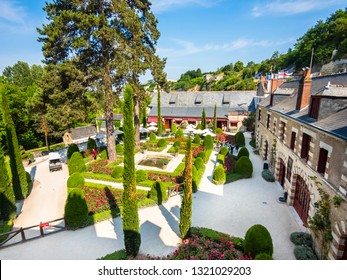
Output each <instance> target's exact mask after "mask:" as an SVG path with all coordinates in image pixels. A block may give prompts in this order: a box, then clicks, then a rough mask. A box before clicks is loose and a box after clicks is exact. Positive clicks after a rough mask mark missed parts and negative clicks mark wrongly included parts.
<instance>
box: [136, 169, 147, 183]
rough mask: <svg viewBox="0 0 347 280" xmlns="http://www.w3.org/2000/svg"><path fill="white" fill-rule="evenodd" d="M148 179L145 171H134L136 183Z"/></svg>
mask: <svg viewBox="0 0 347 280" xmlns="http://www.w3.org/2000/svg"><path fill="white" fill-rule="evenodd" d="M147 179H148V173H147V172H146V171H145V170H141V169H140V170H136V182H143V181H146V180H147Z"/></svg>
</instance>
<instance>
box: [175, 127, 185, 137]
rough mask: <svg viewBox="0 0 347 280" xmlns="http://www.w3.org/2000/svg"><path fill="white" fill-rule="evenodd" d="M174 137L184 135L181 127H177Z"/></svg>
mask: <svg viewBox="0 0 347 280" xmlns="http://www.w3.org/2000/svg"><path fill="white" fill-rule="evenodd" d="M175 137H176V138H181V137H184V133H183V130H182V128H179V129H178V130H177V131H176V134H175Z"/></svg>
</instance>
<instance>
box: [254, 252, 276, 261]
mask: <svg viewBox="0 0 347 280" xmlns="http://www.w3.org/2000/svg"><path fill="white" fill-rule="evenodd" d="M255 260H273V258H272V257H271V256H270V255H268V254H266V253H260V254H258V255H256V256H255Z"/></svg>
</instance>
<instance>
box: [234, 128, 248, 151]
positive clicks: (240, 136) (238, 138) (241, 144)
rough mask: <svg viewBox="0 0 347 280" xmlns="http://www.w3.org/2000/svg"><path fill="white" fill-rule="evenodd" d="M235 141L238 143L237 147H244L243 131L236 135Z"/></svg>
mask: <svg viewBox="0 0 347 280" xmlns="http://www.w3.org/2000/svg"><path fill="white" fill-rule="evenodd" d="M235 141H236V145H238V146H239V147H244V146H245V145H246V144H245V136H244V135H243V132H242V131H239V132H237V133H236V134H235Z"/></svg>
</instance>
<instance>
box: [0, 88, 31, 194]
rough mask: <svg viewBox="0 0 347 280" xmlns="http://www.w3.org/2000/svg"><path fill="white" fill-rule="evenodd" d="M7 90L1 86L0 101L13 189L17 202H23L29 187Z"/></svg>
mask: <svg viewBox="0 0 347 280" xmlns="http://www.w3.org/2000/svg"><path fill="white" fill-rule="evenodd" d="M6 94H7V88H6V86H5V85H0V101H1V106H0V107H1V111H2V117H3V122H4V126H5V131H6V138H7V147H8V154H9V156H10V167H11V173H12V187H13V191H14V195H15V198H16V200H22V199H24V198H26V197H27V196H28V195H29V192H30V190H29V186H28V182H27V179H26V173H25V169H24V166H23V162H22V157H21V154H20V152H19V149H18V140H17V134H16V130H15V127H14V123H13V120H12V116H11V113H10V108H9V105H8V101H7V98H6Z"/></svg>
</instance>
